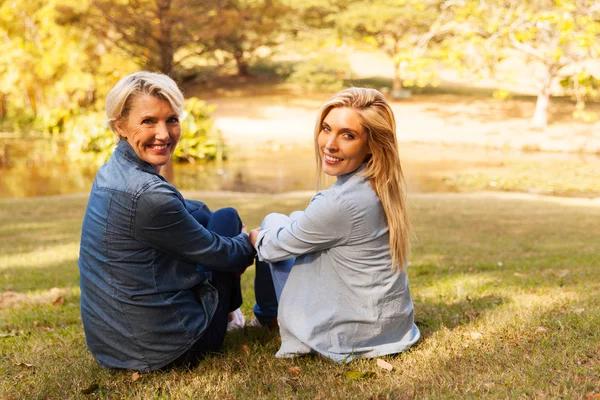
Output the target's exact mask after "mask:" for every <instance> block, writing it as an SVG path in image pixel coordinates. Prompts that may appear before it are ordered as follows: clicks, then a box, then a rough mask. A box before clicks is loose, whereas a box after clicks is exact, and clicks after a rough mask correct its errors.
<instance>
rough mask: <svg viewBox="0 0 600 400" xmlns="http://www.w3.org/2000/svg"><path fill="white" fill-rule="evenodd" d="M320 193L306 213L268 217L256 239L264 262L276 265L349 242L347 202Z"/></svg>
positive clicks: (350, 222) (350, 220)
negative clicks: (276, 263) (275, 263)
mask: <svg viewBox="0 0 600 400" xmlns="http://www.w3.org/2000/svg"><path fill="white" fill-rule="evenodd" d="M325 193H326V192H319V193H317V194H316V195H315V197H314V198H313V200H312V201H311V202H310V204H309V205H308V208H307V209H306V210H304V212H300V213H298V212H295V213H294V215H293V218H290V217H285V216H282V215H281V214H269V215H268V216H267V217H266V218H265V220H264V221H263V224H262V225H261V227H262V228H261V231H260V233H259V235H258V237H257V240H256V251H257V253H258V258H259V259H260V260H261V261H267V262H277V261H281V260H286V259H289V258H292V257H298V256H300V255H303V254H308V253H314V252H316V251H320V250H325V249H329V248H332V247H335V246H339V245H343V244H345V243H347V242H348V239H349V238H350V236H351V234H352V225H353V223H352V214H351V212H350V209H349V208H348V207H347V206H346V205H345V203H344V202H342V201H340V200H339V199H337V198H335V197H334V196H333V195H331V193H327V194H325Z"/></svg>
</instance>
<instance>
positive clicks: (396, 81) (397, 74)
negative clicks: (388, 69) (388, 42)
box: [392, 61, 402, 93]
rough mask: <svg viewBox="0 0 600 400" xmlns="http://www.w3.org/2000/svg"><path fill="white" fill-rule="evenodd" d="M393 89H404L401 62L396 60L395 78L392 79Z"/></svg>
mask: <svg viewBox="0 0 600 400" xmlns="http://www.w3.org/2000/svg"><path fill="white" fill-rule="evenodd" d="M392 90H393V91H394V92H396V93H400V91H402V77H401V76H400V62H399V61H395V62H394V80H393V81H392Z"/></svg>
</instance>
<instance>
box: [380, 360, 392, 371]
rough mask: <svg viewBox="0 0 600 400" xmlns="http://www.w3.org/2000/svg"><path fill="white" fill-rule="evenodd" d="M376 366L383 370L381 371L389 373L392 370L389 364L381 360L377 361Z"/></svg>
mask: <svg viewBox="0 0 600 400" xmlns="http://www.w3.org/2000/svg"><path fill="white" fill-rule="evenodd" d="M377 366H378V367H379V368H383V369H386V370H388V371H391V370H393V369H394V366H393V365H392V364H390V363H389V362H387V361H385V360H382V359H381V358H378V359H377Z"/></svg>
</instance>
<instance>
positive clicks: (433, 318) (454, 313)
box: [413, 295, 509, 342]
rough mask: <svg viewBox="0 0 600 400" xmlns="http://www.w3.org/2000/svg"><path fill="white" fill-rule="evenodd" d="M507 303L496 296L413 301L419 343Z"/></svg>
mask: <svg viewBox="0 0 600 400" xmlns="http://www.w3.org/2000/svg"><path fill="white" fill-rule="evenodd" d="M508 301H509V299H507V298H506V297H502V296H496V295H486V296H480V297H475V296H474V297H470V296H469V297H467V298H466V299H464V300H460V301H457V302H446V301H439V302H436V301H432V300H430V299H426V300H419V299H414V300H413V302H414V303H415V324H416V325H417V326H418V327H419V330H420V331H421V342H422V341H423V340H427V338H428V337H429V336H431V335H432V334H433V333H435V332H436V331H438V330H439V329H441V328H448V329H454V328H456V327H458V326H460V325H464V324H468V323H472V322H474V321H475V320H477V319H478V318H480V317H481V316H483V314H484V313H485V312H486V311H487V310H490V309H493V308H495V307H498V306H500V305H502V304H504V303H506V302H508Z"/></svg>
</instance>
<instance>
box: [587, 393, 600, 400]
mask: <svg viewBox="0 0 600 400" xmlns="http://www.w3.org/2000/svg"><path fill="white" fill-rule="evenodd" d="M592 399H600V393H594V392H589V393H586V394H585V400H592Z"/></svg>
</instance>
